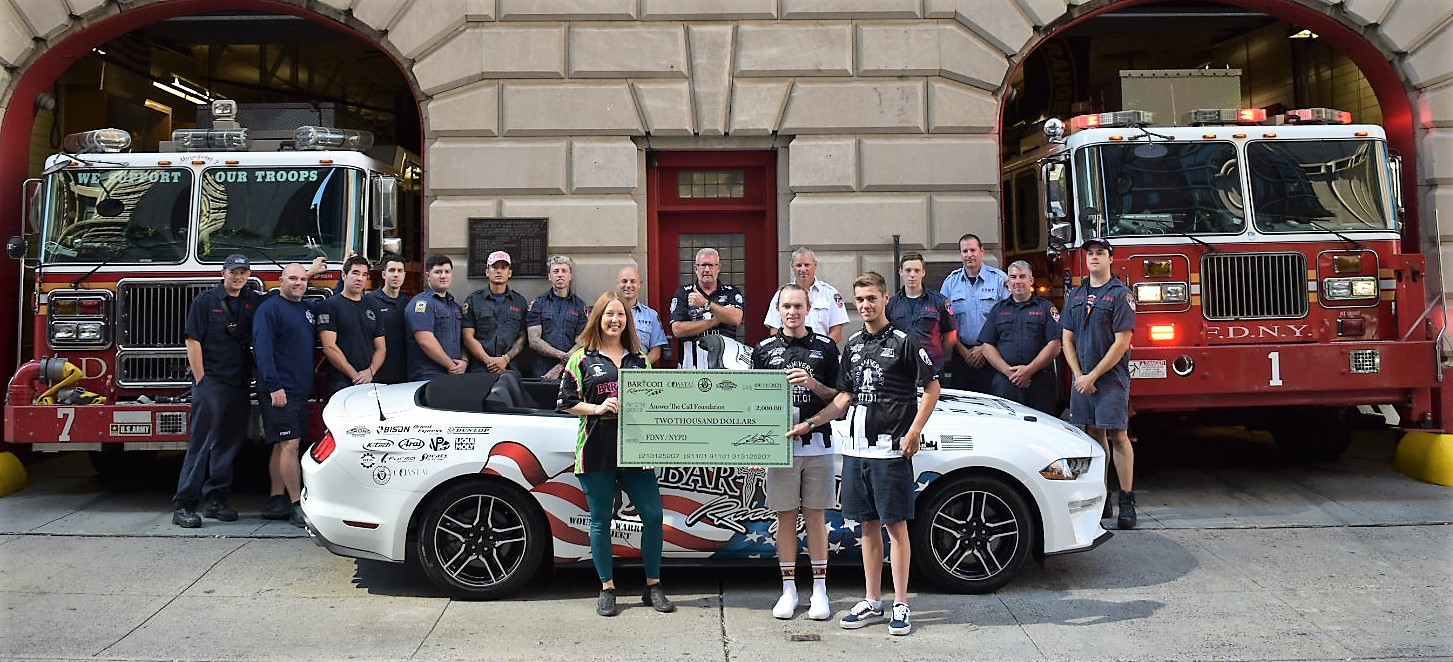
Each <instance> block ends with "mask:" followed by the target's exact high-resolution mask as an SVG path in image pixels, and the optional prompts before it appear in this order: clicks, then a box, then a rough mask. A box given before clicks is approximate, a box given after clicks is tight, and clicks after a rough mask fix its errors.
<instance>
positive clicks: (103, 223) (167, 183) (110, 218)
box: [40, 168, 192, 264]
mask: <svg viewBox="0 0 1453 662" xmlns="http://www.w3.org/2000/svg"><path fill="white" fill-rule="evenodd" d="M191 189H192V173H191V171H189V170H186V169H183V168H118V169H88V170H79V169H77V170H71V169H67V170H62V171H60V172H57V173H55V174H52V175H50V177H49V178H48V179H47V180H46V192H47V193H46V202H45V205H44V210H43V214H44V216H43V218H44V227H43V228H42V237H43V238H42V247H41V253H40V257H41V260H43V261H45V262H48V263H65V262H97V261H101V260H105V261H108V262H109V263H111V264H118V263H121V264H124V263H128V262H130V263H149V262H171V263H175V262H180V261H181V260H182V258H184V257H186V254H187V244H188V243H190V242H189V241H188V237H187V221H188V219H189V218H190V214H188V213H187V204H188V201H189V199H190V197H191V196H190V195H188V194H189V192H190V191H191Z"/></svg>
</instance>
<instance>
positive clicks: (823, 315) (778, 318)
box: [762, 278, 848, 336]
mask: <svg viewBox="0 0 1453 662" xmlns="http://www.w3.org/2000/svg"><path fill="white" fill-rule="evenodd" d="M807 303H808V305H810V306H812V310H810V311H808V313H807V326H809V327H811V328H812V330H813V331H815V332H817V333H820V334H822V335H824V336H825V335H828V331H830V330H832V328H833V327H835V326H837V325H839V324H847V323H848V309H847V304H846V303H845V302H844V301H843V296H842V295H841V294H839V293H838V291H837V288H836V287H833V286H831V285H828V284H827V283H826V282H824V281H823V280H822V279H821V278H819V279H817V280H815V281H813V283H812V287H810V288H808V290H807ZM762 324H765V325H767V326H769V327H771V328H774V329H780V328H782V314H781V313H778V312H777V295H776V294H773V295H772V302H771V303H769V304H767V316H766V317H765V318H763V320H762Z"/></svg>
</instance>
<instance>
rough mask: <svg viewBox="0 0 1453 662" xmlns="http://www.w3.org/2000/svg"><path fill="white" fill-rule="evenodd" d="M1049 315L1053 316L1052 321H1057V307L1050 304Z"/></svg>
mask: <svg viewBox="0 0 1453 662" xmlns="http://www.w3.org/2000/svg"><path fill="white" fill-rule="evenodd" d="M1049 316H1050V317H1053V318H1054V321H1056V322H1058V321H1059V308H1056V307H1054V306H1050V307H1049Z"/></svg>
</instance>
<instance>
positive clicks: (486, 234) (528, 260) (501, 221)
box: [469, 218, 550, 278]
mask: <svg viewBox="0 0 1453 662" xmlns="http://www.w3.org/2000/svg"><path fill="white" fill-rule="evenodd" d="M549 243H550V220H549V219H546V218H471V219H469V277H470V278H486V277H487V275H486V274H485V268H487V267H488V266H489V265H488V264H486V263H485V261H486V260H488V259H489V254H490V253H493V252H495V251H504V252H506V253H509V254H510V260H511V266H513V267H514V276H515V277H516V278H544V277H545V276H546V275H547V274H546V273H545V258H546V257H548V253H547V251H548V250H549Z"/></svg>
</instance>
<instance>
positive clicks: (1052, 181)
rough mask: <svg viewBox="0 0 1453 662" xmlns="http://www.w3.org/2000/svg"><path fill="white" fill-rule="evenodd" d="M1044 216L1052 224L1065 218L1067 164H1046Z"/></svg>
mask: <svg viewBox="0 0 1453 662" xmlns="http://www.w3.org/2000/svg"><path fill="white" fill-rule="evenodd" d="M1043 174H1044V216H1045V218H1046V219H1048V220H1049V222H1050V224H1054V222H1055V221H1058V220H1062V219H1064V217H1065V188H1064V183H1063V182H1064V176H1065V164H1064V163H1062V162H1059V161H1051V162H1049V163H1046V164H1044V172H1043Z"/></svg>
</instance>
